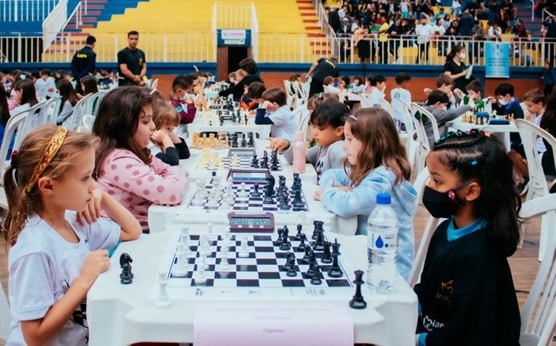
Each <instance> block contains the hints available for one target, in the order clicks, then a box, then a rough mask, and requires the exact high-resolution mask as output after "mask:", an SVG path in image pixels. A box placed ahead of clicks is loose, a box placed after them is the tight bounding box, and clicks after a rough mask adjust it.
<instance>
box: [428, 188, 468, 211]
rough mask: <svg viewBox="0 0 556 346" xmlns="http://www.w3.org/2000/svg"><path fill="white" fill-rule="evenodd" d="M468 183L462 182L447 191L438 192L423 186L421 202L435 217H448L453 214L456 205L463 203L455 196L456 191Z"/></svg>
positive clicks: (456, 207)
mask: <svg viewBox="0 0 556 346" xmlns="http://www.w3.org/2000/svg"><path fill="white" fill-rule="evenodd" d="M468 184H469V183H465V184H462V185H460V186H458V187H456V188H454V189H452V190H449V191H447V192H438V191H436V190H434V189H432V188H430V187H428V186H425V191H424V192H423V204H424V205H425V208H427V210H428V211H429V213H431V215H432V216H433V217H436V218H449V217H451V216H452V215H454V214H455V213H456V211H457V209H458V207H459V206H460V205H461V204H463V203H464V201H462V200H460V199H459V198H458V197H457V196H456V191H457V190H459V189H461V188H463V187H465V186H467V185H468Z"/></svg>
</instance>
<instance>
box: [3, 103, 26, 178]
mask: <svg viewBox="0 0 556 346" xmlns="http://www.w3.org/2000/svg"><path fill="white" fill-rule="evenodd" d="M32 110H33V108H29V109H27V110H25V111H22V112H19V113H17V114H14V115H12V116H11V117H10V119H9V120H8V123H7V124H6V130H5V131H4V138H2V145H1V146H0V185H2V184H3V178H4V171H5V170H6V165H7V164H9V158H10V157H11V154H12V152H13V151H14V150H17V149H19V145H20V144H21V142H22V141H23V138H24V137H25V136H26V135H27V133H25V132H24V131H23V130H24V127H25V123H26V122H27V120H28V118H29V114H31V112H32ZM16 131H17V135H16V136H15V139H14V141H13V145H12V147H11V148H10V144H11V143H12V137H13V136H14V134H15V133H16ZM6 158H8V159H7V160H6Z"/></svg>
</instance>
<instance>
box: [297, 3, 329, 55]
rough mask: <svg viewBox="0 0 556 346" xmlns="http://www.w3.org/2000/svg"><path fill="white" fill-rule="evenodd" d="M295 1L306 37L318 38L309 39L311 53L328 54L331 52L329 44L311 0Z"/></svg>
mask: <svg viewBox="0 0 556 346" xmlns="http://www.w3.org/2000/svg"><path fill="white" fill-rule="evenodd" d="M296 2H297V8H298V9H299V13H300V14H301V18H302V20H303V24H304V26H305V32H306V35H307V38H309V39H311V38H313V39H315V38H317V39H319V41H317V40H312V41H310V42H311V48H312V50H313V54H314V55H316V56H329V55H330V54H331V49H330V45H329V44H328V41H327V40H326V35H325V34H324V33H323V31H322V28H321V26H320V23H319V19H318V17H317V15H316V9H315V6H314V5H313V2H312V1H311V0H296Z"/></svg>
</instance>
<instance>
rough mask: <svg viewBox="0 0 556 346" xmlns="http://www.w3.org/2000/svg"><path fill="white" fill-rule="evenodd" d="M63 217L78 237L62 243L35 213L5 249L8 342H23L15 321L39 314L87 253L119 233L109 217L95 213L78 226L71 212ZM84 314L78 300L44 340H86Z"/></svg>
mask: <svg viewBox="0 0 556 346" xmlns="http://www.w3.org/2000/svg"><path fill="white" fill-rule="evenodd" d="M66 220H67V221H68V222H69V224H70V225H71V226H72V227H73V229H74V231H75V233H76V234H77V236H78V237H79V243H76V244H72V243H68V242H67V241H66V240H64V239H63V238H62V237H61V236H60V235H59V234H58V233H57V232H56V231H54V230H53V229H52V228H51V227H50V225H49V224H48V223H46V222H45V221H44V220H42V219H41V218H40V217H39V216H38V215H36V214H35V215H33V216H31V217H29V219H28V220H27V223H26V225H25V227H24V228H23V230H22V231H21V233H20V234H19V237H18V239H17V243H16V244H15V245H14V246H13V247H12V248H11V249H10V252H9V255H8V267H9V275H10V279H9V292H10V306H11V307H10V310H11V314H12V323H11V330H10V335H9V337H8V345H11V346H12V345H13V346H15V345H17V346H19V345H25V341H24V339H23V334H22V332H21V325H20V323H19V321H29V320H35V319H39V318H43V317H44V316H45V315H46V313H47V311H48V309H50V307H51V306H52V305H54V304H55V303H56V302H57V301H59V300H60V299H61V298H62V297H63V296H64V294H65V293H66V291H67V290H68V287H69V286H71V284H72V283H73V281H74V280H75V279H76V278H77V277H78V275H79V273H80V272H81V267H82V266H83V262H84V261H85V258H86V257H87V255H88V254H89V252H90V251H92V250H97V249H110V248H112V247H114V245H116V243H117V241H118V239H119V237H120V226H119V225H118V224H116V223H115V222H113V221H112V220H110V219H106V218H101V219H99V220H98V221H97V222H95V223H94V224H92V225H86V226H81V225H79V224H78V223H77V214H76V213H75V212H72V211H66ZM85 313H86V301H85V300H84V301H83V302H82V303H81V305H80V306H79V307H78V308H77V309H76V310H75V311H74V313H73V315H72V316H71V317H70V320H68V321H67V322H66V324H65V325H64V327H63V328H62V330H61V331H60V332H58V334H57V335H56V336H55V337H54V338H53V339H52V340H51V341H50V342H49V343H48V345H49V346H53V345H60V346H65V345H86V344H87V339H88V335H89V330H88V327H87V320H86V314H85Z"/></svg>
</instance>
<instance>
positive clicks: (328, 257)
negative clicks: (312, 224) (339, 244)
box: [320, 241, 332, 263]
mask: <svg viewBox="0 0 556 346" xmlns="http://www.w3.org/2000/svg"><path fill="white" fill-rule="evenodd" d="M320 261H321V262H322V263H332V254H331V253H330V242H328V241H325V242H324V250H323V253H322V258H321V259H320Z"/></svg>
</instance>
